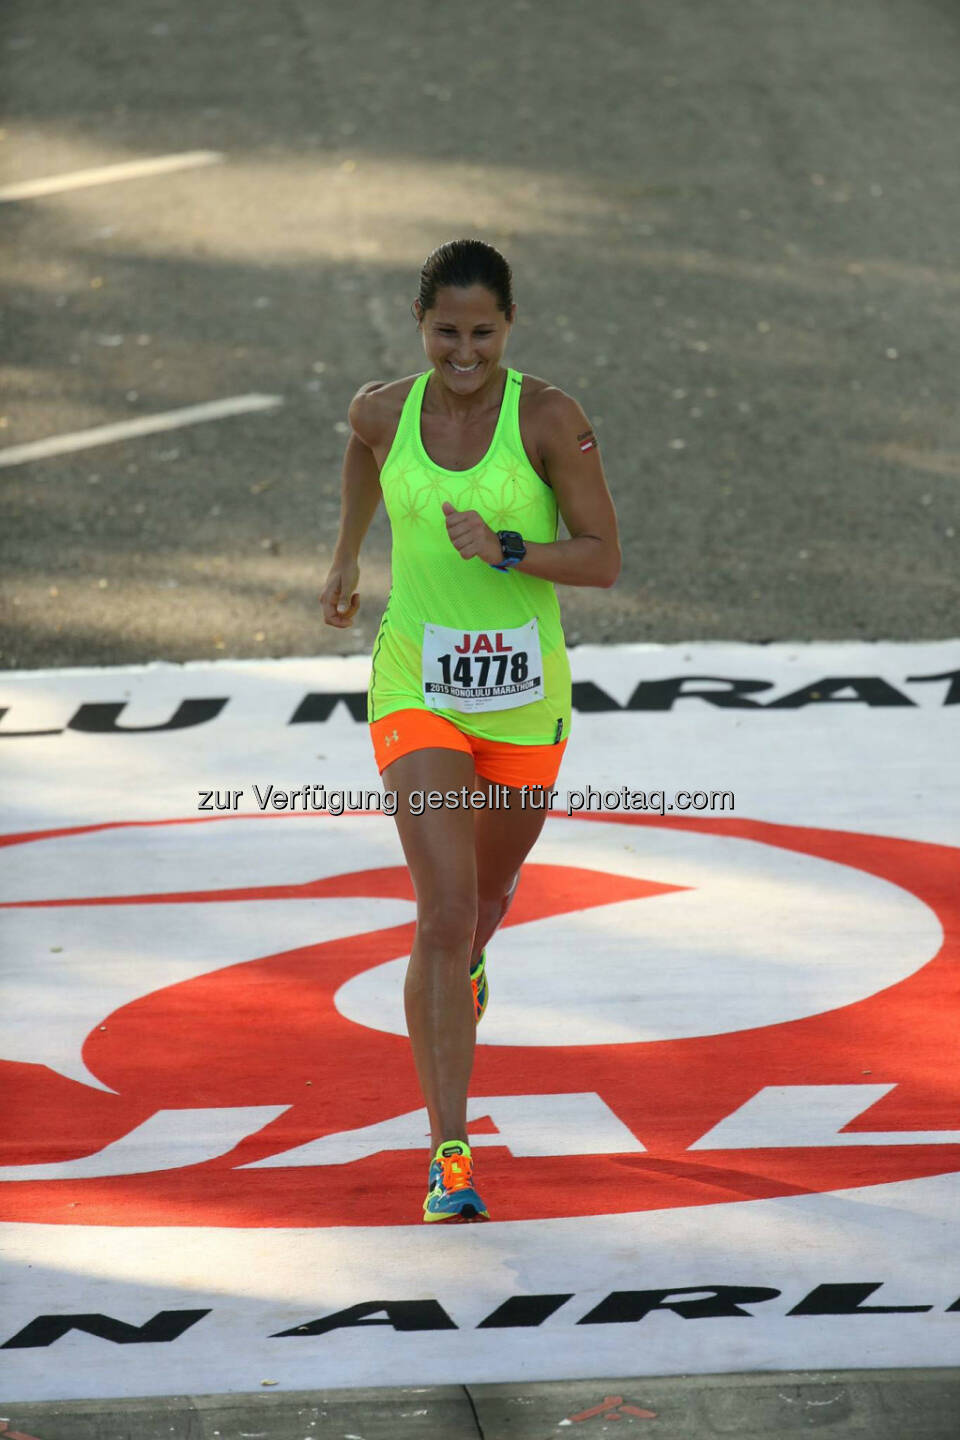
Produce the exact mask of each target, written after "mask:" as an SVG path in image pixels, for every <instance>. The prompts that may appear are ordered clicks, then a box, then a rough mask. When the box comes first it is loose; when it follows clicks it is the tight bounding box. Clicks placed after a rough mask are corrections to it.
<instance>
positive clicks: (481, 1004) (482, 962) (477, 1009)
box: [470, 950, 490, 1025]
mask: <svg viewBox="0 0 960 1440" xmlns="http://www.w3.org/2000/svg"><path fill="white" fill-rule="evenodd" d="M470 986H471V988H472V990H473V1013H474V1015H475V1017H476V1021H477V1024H478V1025H479V1024H480V1021H481V1020H482V1019H483V1012H484V1010H486V1008H487V1001H488V1000H489V998H490V986H489V985H488V983H487V952H486V950H481V951H480V959H479V960H478V961H477V963H476V965H475V966H474V967H473V969H472V970H471V971H470Z"/></svg>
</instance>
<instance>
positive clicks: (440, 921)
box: [417, 896, 477, 953]
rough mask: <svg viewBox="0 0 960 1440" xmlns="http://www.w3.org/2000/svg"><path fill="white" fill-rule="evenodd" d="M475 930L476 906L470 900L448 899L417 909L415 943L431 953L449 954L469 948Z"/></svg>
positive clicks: (432, 902)
mask: <svg viewBox="0 0 960 1440" xmlns="http://www.w3.org/2000/svg"><path fill="white" fill-rule="evenodd" d="M476 928H477V903H476V900H474V899H472V898H464V897H457V896H454V897H451V898H450V899H447V900H443V899H438V900H431V901H428V902H426V903H425V904H424V903H421V904H419V905H418V906H417V940H418V941H419V943H420V945H421V947H424V948H426V949H428V950H431V951H440V952H444V951H449V952H451V953H453V952H456V951H459V950H462V949H464V948H465V947H466V948H469V946H470V945H472V943H473V936H474V933H475V931H476Z"/></svg>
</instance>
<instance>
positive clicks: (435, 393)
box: [320, 240, 620, 1222]
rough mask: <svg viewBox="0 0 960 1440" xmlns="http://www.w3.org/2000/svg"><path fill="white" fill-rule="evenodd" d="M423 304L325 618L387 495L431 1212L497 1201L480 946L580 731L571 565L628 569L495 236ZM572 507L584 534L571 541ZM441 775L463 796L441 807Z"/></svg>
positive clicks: (348, 485) (359, 409) (367, 429)
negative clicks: (479, 1120)
mask: <svg viewBox="0 0 960 1440" xmlns="http://www.w3.org/2000/svg"><path fill="white" fill-rule="evenodd" d="M412 308H413V311H414V315H415V318H416V320H417V325H418V328H419V329H420V330H421V332H422V336H423V348H424V352H425V354H426V357H427V359H428V361H429V362H430V369H429V370H425V371H423V372H422V373H420V374H418V375H412V376H410V375H408V376H406V377H405V378H404V379H402V380H393V381H388V382H384V381H374V382H371V383H370V384H368V385H364V386H363V387H362V388H361V389H360V390H359V391H358V392H357V394H356V396H355V397H354V399H353V401H352V403H351V405H350V410H349V418H350V426H351V430H352V434H351V436H350V439H349V440H348V442H347V449H346V455H345V458H344V466H343V483H342V491H341V495H342V509H341V517H340V534H339V537H338V539H337V545H336V549H335V552H334V559H333V564H332V567H331V569H330V573H329V575H328V576H327V580H326V584H325V586H324V589H323V593H322V595H321V597H320V599H321V603H322V606H323V618H324V621H325V622H326V624H328V625H333V626H336V627H338V628H341V629H342V628H345V627H347V626H349V625H352V623H353V619H354V616H355V615H356V612H357V606H358V601H359V595H358V591H357V582H358V579H359V568H358V560H359V553H360V546H361V542H362V541H363V538H364V536H365V534H366V532H367V529H368V527H369V525H370V521H371V520H372V518H373V515H374V512H375V510H376V508H377V504H378V503H379V500H380V496H381V494H382V495H383V498H384V503H385V505H386V509H387V514H388V516H389V520H390V527H391V531H392V536H393V545H392V556H391V566H392V588H391V591H390V597H389V600H388V601H387V606H386V609H385V610H384V614H383V619H382V621H381V623H380V628H379V631H378V633H377V637H376V640H375V642H374V647H373V665H372V671H371V679H370V689H369V696H368V720H369V724H370V733H371V737H372V740H373V748H374V754H375V757H376V763H377V768H378V769H379V771H380V774H381V775H382V777H383V780H384V783H385V786H386V788H387V789H389V790H392V791H396V794H397V808H396V816H395V819H396V823H397V829H398V831H399V835H400V843H401V845H402V846H403V852H404V855H405V857H406V860H407V864H408V866H409V869H410V875H411V879H412V881H413V886H414V890H415V893H416V898H417V926H416V936H415V939H414V944H413V951H412V953H411V955H410V962H409V965H408V967H407V973H406V980H405V984H404V1009H405V1012H406V1018H407V1028H408V1031H409V1035H410V1040H411V1044H412V1047H413V1056H414V1062H415V1065H416V1069H417V1075H418V1077H419V1081H420V1088H421V1090H422V1091H423V1097H424V1100H425V1101H426V1107H427V1113H428V1115H429V1117H430V1130H431V1136H430V1145H431V1153H432V1160H431V1163H430V1170H429V1176H428V1193H427V1197H426V1200H425V1201H424V1211H423V1218H424V1220H425V1221H428V1222H434V1221H455V1222H463V1221H475V1220H489V1218H490V1214H489V1211H488V1210H487V1207H486V1205H485V1204H484V1202H483V1200H482V1199H481V1198H480V1195H479V1193H478V1191H477V1189H476V1187H475V1184H474V1176H473V1160H472V1156H471V1152H470V1146H469V1144H468V1141H467V1114H466V1105H467V1090H468V1087H469V1083H470V1074H471V1071H472V1068H473V1056H474V1045H475V1042H476V1025H477V1023H478V1022H479V1020H480V1018H481V1017H482V1015H483V1013H484V1010H485V1009H486V1005H487V999H488V996H489V985H488V983H487V976H486V953H485V947H486V945H487V943H488V941H489V940H490V937H491V936H492V935H493V933H494V931H495V930H496V929H497V926H498V925H499V924H500V922H501V921H502V919H503V917H504V915H505V914H506V912H507V909H508V907H509V905H510V902H511V900H512V898H513V894H514V891H515V889H516V887H517V882H518V880H519V878H520V867H521V866H522V864H523V862H524V860H525V859H526V857H527V855H528V854H529V852H530V850H531V848H532V846H533V844H534V843H535V841H536V839H537V837H538V835H539V834H540V831H541V829H542V827H543V823H544V819H545V818H546V814H547V810H548V808H549V799H550V795H551V793H552V790H553V786H554V783H555V781H556V778H557V772H558V770H559V767H560V761H561V759H562V757H563V752H564V749H565V748H566V743H567V737H568V735H569V733H570V666H569V663H568V660H567V653H566V648H565V645H564V637H563V630H562V627H561V622H560V608H559V605H558V603H557V596H556V591H555V589H554V585H555V584H563V585H596V586H601V587H603V588H606V587H609V586H611V585H612V584H613V583H614V581H615V580H616V578H617V575H618V574H619V571H620V546H619V540H618V536H617V521H616V515H615V513H614V508H613V502H612V500H611V498H610V493H609V490H608V488H607V482H606V479H605V476H604V473H603V465H602V463H601V460H600V453H599V450H598V448H597V440H596V436H595V435H594V433H593V430H592V429H591V427H590V422H589V420H588V419H587V417H586V415H585V414H584V412H583V410H582V409H581V408H580V406H579V405H578V403H577V402H576V400H573V399H572V398H571V397H570V396H569V395H567V394H565V393H564V392H563V391H562V390H559V389H557V388H556V387H555V386H553V385H550V384H548V383H547V381H545V380H538V379H537V378H536V377H535V376H532V375H523V374H521V373H520V372H519V371H517V370H511V369H510V368H509V367H504V366H503V365H501V363H500V361H501V357H502V355H503V352H504V349H505V348H506V344H507V340H508V338H509V335H510V327H511V325H512V324H513V321H514V319H515V318H516V313H517V306H516V305H515V304H514V303H513V297H512V276H511V271H510V266H509V265H508V264H507V261H506V260H505V259H504V257H503V256H502V255H501V254H500V252H499V251H498V250H495V249H494V248H493V247H492V246H491V245H487V244H485V243H484V242H483V241H481V240H454V241H450V242H448V243H447V244H445V245H441V246H440V247H439V248H438V249H436V250H434V251H433V253H432V254H431V255H429V256H428V257H427V260H426V262H425V264H424V266H423V268H422V270H421V274H420V294H419V297H418V299H417V300H415V301H414V303H413V307H412ZM558 515H562V517H563V520H564V523H565V525H566V527H567V530H568V531H569V533H570V536H571V538H570V539H569V540H558V539H557V532H558V525H559V520H558ZM429 791H436V792H440V793H441V795H443V796H444V797H446V803H444V804H443V805H442V806H440V808H430V807H429V805H427V804H425V803H424V799H425V796H426V794H427V792H429ZM448 792H456V793H455V794H449V795H448ZM451 801H456V803H450V802H451ZM524 801H525V802H526V803H524Z"/></svg>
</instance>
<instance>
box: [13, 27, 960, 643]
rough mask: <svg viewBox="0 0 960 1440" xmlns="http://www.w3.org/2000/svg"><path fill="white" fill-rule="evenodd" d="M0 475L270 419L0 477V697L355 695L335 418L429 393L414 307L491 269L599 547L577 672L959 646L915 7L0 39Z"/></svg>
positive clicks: (371, 593)
mask: <svg viewBox="0 0 960 1440" xmlns="http://www.w3.org/2000/svg"><path fill="white" fill-rule="evenodd" d="M2 45H3V48H2V50H0V61H2V66H3V76H2V81H3V89H4V94H5V102H6V106H5V117H6V118H5V120H4V121H3V139H2V142H0V165H2V168H3V175H2V178H0V183H5V184H12V183H13V182H15V181H20V180H26V179H33V178H36V177H41V176H48V175H55V174H61V173H65V172H73V171H76V170H79V169H84V168H86V167H89V166H99V165H107V164H114V163H117V162H120V161H126V160H131V159H139V158H143V157H149V156H158V155H168V154H177V153H182V152H186V151H194V150H213V151H217V152H219V153H221V154H222V156H223V160H222V162H221V163H218V164H216V165H212V166H207V167H204V168H200V169H195V170H186V171H182V172H177V173H172V174H169V175H164V176H152V177H142V178H138V179H132V180H127V181H123V182H121V183H115V184H113V183H111V184H101V185H97V186H92V187H90V188H85V189H81V190H75V191H71V192H65V193H63V194H58V195H53V196H47V197H43V198H37V199H30V200H22V201H17V202H14V203H9V204H0V226H2V232H3V235H4V241H3V243H4V251H5V253H4V256H3V264H4V270H5V274H6V276H7V282H6V283H7V293H8V299H7V306H6V321H5V325H4V330H5V337H4V343H3V346H2V354H0V361H2V366H3V370H2V374H0V383H2V393H3V397H4V398H3V403H2V407H0V408H2V412H3V413H2V415H0V441H2V445H3V446H14V445H18V444H20V443H24V442H27V441H32V440H38V439H42V438H46V437H49V436H54V435H61V434H65V433H72V432H75V431H80V430H83V429H85V428H89V427H91V426H94V425H97V424H102V423H107V422H110V421H116V420H121V419H127V418H130V417H134V416H145V415H151V414H155V413H157V412H162V411H168V410H173V409H176V408H179V407H183V406H188V405H192V404H195V403H198V402H201V401H210V400H214V399H220V398H223V397H225V396H232V395H246V394H250V393H259V394H271V395H278V396H280V397H282V400H283V404H282V406H280V407H279V408H277V409H276V410H273V411H271V412H269V413H261V414H251V415H244V416H239V417H235V418H227V419H220V420H217V421H214V422H210V423H204V424H196V425H192V426H188V427H185V428H182V429H178V430H176V431H172V432H168V433H164V434H162V435H152V436H145V437H140V438H136V439H132V440H125V441H122V442H119V443H114V444H107V445H103V446H100V447H98V448H96V449H89V450H82V451H76V452H74V453H71V454H66V455H60V456H56V457H50V458H45V459H42V460H37V461H31V462H29V463H25V464H21V465H17V466H14V467H11V468H9V469H5V470H0V482H2V484H0V497H2V498H0V505H2V509H0V535H3V537H4V540H3V546H4V549H3V553H2V555H0V575H2V584H3V591H2V593H3V600H4V619H3V626H4V630H3V635H2V636H0V651H2V655H0V667H6V668H9V667H19V668H32V667H36V666H47V665H53V666H61V665H73V664H91V663H93V664H112V663H124V662H140V661H149V660H153V659H156V658H158V657H159V658H163V659H167V660H187V659H197V658H204V657H214V658H215V657H217V656H231V655H232V656H260V655H290V654H296V655H310V654H316V653H336V652H341V653H355V652H363V651H369V648H370V644H371V642H372V639H373V635H374V633H375V629H376V626H377V623H378V621H379V617H380V614H381V611H382V607H383V604H384V602H385V599H386V595H387V590H388V583H389V576H388V554H389V537H388V530H387V525H386V521H385V518H384V515H383V513H382V507H381V512H380V514H379V515H378V517H377V519H376V520H375V522H374V525H373V528H372V531H371V534H370V536H369V540H368V545H367V547H366V549H365V551H364V556H363V560H362V565H361V582H360V589H361V612H360V615H359V617H358V622H357V624H356V625H355V627H354V628H353V629H351V630H347V631H343V632H337V631H333V630H331V629H329V628H327V627H324V626H323V625H322V623H321V622H320V618H319V610H318V606H317V602H316V596H317V593H318V591H319V589H320V587H321V585H322V582H323V579H324V577H325V574H326V570H327V567H328V564H329V559H330V553H331V546H332V544H333V540H334V538H335V533H336V526H337V517H338V511H339V501H338V494H339V476H340V463H341V460H342V455H343V448H344V445H345V434H346V415H347V406H348V403H349V401H350V398H351V396H352V395H353V393H354V392H355V390H356V389H357V388H358V386H359V385H360V384H362V383H363V382H364V381H367V380H370V379H377V378H380V379H390V378H394V377H397V376H401V375H405V374H411V373H413V372H415V371H418V370H421V369H423V368H424V367H425V363H426V362H425V360H424V356H423V350H422V346H421V343H420V340H419V337H418V335H417V332H416V329H415V326H414V321H413V319H412V317H411V314H410V303H411V300H412V299H413V297H414V295H415V294H416V290H417V284H418V277H419V267H420V265H421V264H422V262H423V260H424V258H425V256H426V255H427V253H428V252H429V251H430V250H431V249H432V248H433V247H434V246H435V245H437V244H438V243H440V242H442V241H443V240H446V239H450V238H453V237H454V236H456V235H460V234H478V235H480V236H481V237H482V238H484V239H486V240H488V241H490V242H492V243H493V244H495V245H498V246H499V247H500V248H502V249H503V251H504V253H505V254H506V255H507V258H508V259H509V260H510V262H511V264H512V265H513V268H514V278H515V294H516V299H517V302H518V305H519V316H518V319H517V321H516V325H515V327H514V332H513V334H512V336H511V339H510V343H509V345H508V348H507V352H506V359H507V360H508V361H509V363H511V364H512V365H514V366H515V367H517V368H519V369H521V370H524V371H526V372H528V373H532V374H535V375H539V376H541V377H542V378H544V379H547V380H549V381H551V382H552V383H554V384H556V385H559V386H561V387H562V388H563V389H565V390H567V391H568V392H569V393H570V394H572V395H574V396H576V397H577V399H578V400H580V402H581V404H582V405H583V406H584V408H585V410H586V412H587V414H588V416H589V418H590V419H591V422H592V423H593V424H594V426H595V428H596V430H597V433H598V435H599V437H600V443H601V450H602V454H603V458H604V461H605V465H606V469H607V472H608V476H609V479H610V484H611V488H612V490H613V492H614V496H615V499H616V502H617V505H618V509H619V514H620V519H621V529H622V534H623V550H624V564H623V572H622V576H621V578H620V580H619V582H618V584H617V585H616V587H615V588H614V589H613V590H609V591H597V590H594V591H591V590H581V589H576V588H574V587H563V588H562V589H561V604H562V607H563V613H564V618H565V623H566V628H567V634H568V638H569V640H570V642H571V643H578V642H581V643H582V642H585V641H617V640H653V641H675V640H688V639H698V638H700V639H744V640H765V639H770V638H777V639H786V640H790V639H809V638H821V639H836V638H855V639H857V638H867V639H869V638H892V639H927V638H947V637H952V636H954V635H956V634H958V633H960V619H958V586H957V574H958V547H960V487H958V483H957V482H958V478H960V408H958V406H957V403H956V376H957V374H958V373H960V327H958V326H957V316H958V301H960V270H958V268H957V260H956V236H957V234H958V232H960V178H958V177H960V169H958V165H957V143H956V137H957V134H958V133H960V98H958V97H960V84H958V70H960V59H958V56H960V10H958V9H957V7H956V6H955V5H952V4H948V3H944V0H913V3H911V4H910V5H908V6H904V5H901V4H898V3H896V0H847V3H845V4H843V5H836V4H835V3H833V0H809V3H806V4H803V5H797V4H795V3H793V0H741V3H739V4H737V5H736V6H734V7H731V6H728V5H716V4H713V3H709V0H690V3H686V4H683V5H676V6H669V5H662V4H661V5H652V6H651V5H637V4H634V3H630V0H599V3H597V4H595V5H592V6H590V7H589V16H588V17H587V15H586V14H585V12H584V9H583V7H582V5H580V4H579V3H577V0H551V4H550V5H549V7H548V8H547V7H545V6H540V5H537V4H534V3H530V0H518V3H515V4H510V5H504V6H493V7H480V6H476V5H474V6H468V5H447V6H436V5H434V4H432V3H429V0H411V3H408V4H406V5H404V6H403V7H396V6H393V5H390V4H387V3H385V0H355V3H352V4H350V5H348V6H333V5H325V4H316V3H310V0H286V3H284V4H283V5H279V6H276V7H269V8H268V7H263V6H238V5H224V4H221V3H216V0H215V3H212V4H207V5H203V6H199V7H198V6H194V5H190V4H187V3H186V0H151V3H150V4H148V5H147V6H143V5H141V4H139V3H133V0H116V3H113V4H110V5H107V6H104V5H95V4H92V3H90V0H80V3H78V4H76V3H74V4H67V3H62V0H61V3H50V4H47V5H44V6H42V7H30V6H28V5H27V4H26V3H25V0H15V3H14V4H13V5H9V6H6V7H5V21H4V30H3V41H2Z"/></svg>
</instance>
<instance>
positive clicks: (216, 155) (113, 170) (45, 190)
mask: <svg viewBox="0 0 960 1440" xmlns="http://www.w3.org/2000/svg"><path fill="white" fill-rule="evenodd" d="M223 158H224V157H223V154H222V152H221V151H219V150H187V151H184V153H183V154H182V155H159V156H157V158H156V159H155V160H129V161H125V162H124V163H123V164H121V165H101V166H99V167H98V168H97V169H95V170H77V171H76V173H75V174H73V175H48V176H47V178H46V179H45V180H24V181H22V182H21V183H20V184H19V185H4V186H3V187H0V201H4V200H32V199H35V198H36V197H37V196H38V195H56V194H58V193H59V192H60V191H61V190H81V189H82V188H83V187H84V186H85V185H106V184H108V183H109V182H110V181H113V180H139V179H140V177H141V176H143V175H164V174H166V173H167V172H168V171H170V170H191V169H193V167H194V166H196V165H216V164H218V163H219V162H220V161H221V160H222V159H223Z"/></svg>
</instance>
